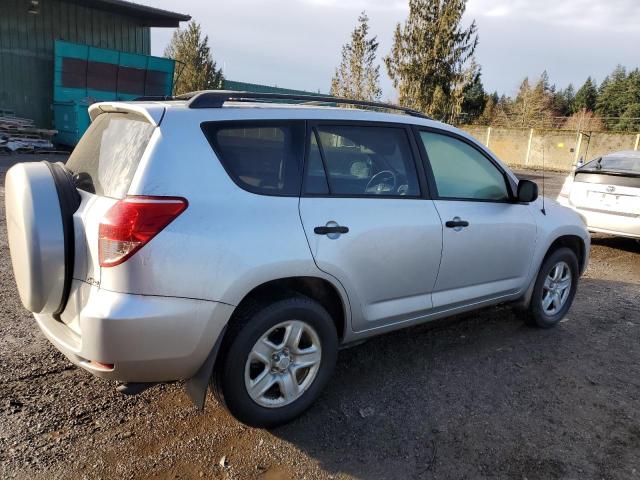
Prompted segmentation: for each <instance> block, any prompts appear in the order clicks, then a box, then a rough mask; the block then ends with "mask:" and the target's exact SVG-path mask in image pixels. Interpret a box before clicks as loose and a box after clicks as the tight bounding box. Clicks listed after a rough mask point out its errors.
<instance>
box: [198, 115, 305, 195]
mask: <svg viewBox="0 0 640 480" xmlns="http://www.w3.org/2000/svg"><path fill="white" fill-rule="evenodd" d="M202 130H203V131H204V133H205V135H206V137H207V139H208V140H209V143H210V144H211V146H212V147H213V149H214V150H215V152H216V154H217V155H218V158H219V159H220V161H221V162H222V165H223V166H224V168H225V170H226V171H227V173H228V174H229V175H230V176H231V177H232V178H233V180H234V181H235V182H236V183H237V184H238V185H239V186H240V187H242V188H244V189H245V190H248V191H251V192H254V193H260V194H263V195H289V196H297V195H298V194H299V193H300V180H301V179H300V164H301V159H302V156H303V148H304V124H303V123H298V122H284V123H283V122H277V123H276V122H269V123H256V122H251V123H246V122H243V123H218V122H209V123H203V124H202Z"/></svg>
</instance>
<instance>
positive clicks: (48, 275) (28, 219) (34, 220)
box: [5, 162, 80, 316]
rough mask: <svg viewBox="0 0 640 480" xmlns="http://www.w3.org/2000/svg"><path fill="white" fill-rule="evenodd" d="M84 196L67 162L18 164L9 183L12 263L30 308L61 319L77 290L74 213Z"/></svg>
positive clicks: (20, 291) (9, 173)
mask: <svg viewBox="0 0 640 480" xmlns="http://www.w3.org/2000/svg"><path fill="white" fill-rule="evenodd" d="M79 205H80V196H79V194H78V191H77V190H76V188H75V185H74V183H73V179H72V177H71V174H70V172H69V171H68V170H67V169H66V168H65V167H64V165H62V164H61V163H55V164H51V163H48V162H37V163H36V162H30V163H18V164H16V165H14V166H13V167H11V168H10V169H9V170H8V171H7V175H6V178H5V206H6V208H5V213H6V215H7V222H6V223H7V234H8V235H7V237H8V243H9V251H10V252H11V264H12V266H13V272H14V277H15V279H16V284H17V287H18V294H19V295H20V300H21V301H22V304H23V305H24V307H25V308H26V309H27V310H29V311H30V312H33V313H42V314H51V315H54V316H56V315H58V314H60V313H61V312H62V311H63V310H64V308H65V306H66V303H67V299H68V297H69V292H70V290H71V280H72V277H73V265H74V261H75V252H74V248H75V235H74V230H73V228H74V227H73V214H74V212H75V211H76V210H77V209H78V206H79Z"/></svg>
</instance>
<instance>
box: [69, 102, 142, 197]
mask: <svg viewBox="0 0 640 480" xmlns="http://www.w3.org/2000/svg"><path fill="white" fill-rule="evenodd" d="M153 129H154V126H153V125H152V124H151V123H149V122H148V121H147V120H146V119H144V118H143V117H141V116H138V115H135V114H132V113H103V114H101V115H98V117H97V118H96V119H95V120H94V122H93V123H92V124H91V126H90V127H89V129H88V130H87V132H86V133H85V134H84V136H83V137H82V139H81V140H80V143H78V145H77V146H76V148H75V149H74V150H73V153H72V154H71V156H70V157H69V160H68V161H67V167H68V168H69V169H70V170H71V171H72V172H73V174H74V176H75V179H76V185H77V187H78V188H80V189H82V190H86V191H88V192H91V193H95V194H97V195H104V196H107V197H113V198H123V197H124V196H125V195H126V193H127V190H128V189H129V185H130V184H131V180H132V179H133V175H134V174H135V172H136V169H137V168H138V164H139V163H140V159H141V158H142V155H143V153H144V151H145V149H146V148H147V144H148V143H149V139H150V138H151V134H152V133H153Z"/></svg>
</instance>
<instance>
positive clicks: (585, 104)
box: [571, 77, 598, 113]
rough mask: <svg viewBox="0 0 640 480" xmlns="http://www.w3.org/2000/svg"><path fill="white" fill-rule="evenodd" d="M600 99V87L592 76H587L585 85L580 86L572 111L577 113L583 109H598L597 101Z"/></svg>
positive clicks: (592, 110) (593, 110)
mask: <svg viewBox="0 0 640 480" xmlns="http://www.w3.org/2000/svg"><path fill="white" fill-rule="evenodd" d="M597 101H598V87H597V85H596V82H594V81H593V80H592V79H591V77H588V78H587V81H586V82H584V85H582V87H580V89H579V90H578V92H577V93H576V97H575V99H574V100H573V104H572V105H571V113H577V112H579V111H581V110H583V109H587V110H589V111H591V112H595V110H596V102H597Z"/></svg>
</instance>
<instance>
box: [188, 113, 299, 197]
mask: <svg viewBox="0 0 640 480" xmlns="http://www.w3.org/2000/svg"><path fill="white" fill-rule="evenodd" d="M305 123H306V122H305V121H304V120H297V119H296V120H291V119H259V120H247V119H243V120H222V121H216V120H208V121H204V122H201V123H200V130H202V133H203V134H204V137H205V139H206V140H207V142H208V143H209V145H210V146H211V149H212V150H213V153H214V154H215V155H216V157H217V158H218V161H219V162H220V165H222V168H224V170H225V172H227V175H228V176H229V178H230V179H231V180H232V181H233V183H235V184H236V185H237V186H238V187H239V188H241V189H242V190H244V191H245V192H249V193H253V194H255V195H262V196H266V197H289V198H296V197H300V194H301V192H302V179H303V168H304V161H303V158H305V157H306V154H307V151H306V150H307V147H306V144H307V139H306V126H305ZM209 125H212V126H215V128H225V127H235V128H243V125H246V127H244V128H261V127H278V126H280V127H282V126H284V127H291V129H292V131H293V132H294V131H295V129H296V127H297V128H299V129H300V131H301V132H303V134H302V135H301V136H300V137H301V138H300V139H298V141H299V142H303V144H302V145H301V146H302V148H300V145H299V146H298V148H299V149H300V152H301V153H302V157H303V158H298V181H297V187H296V190H295V192H293V193H278V192H266V191H264V190H263V189H260V188H259V187H253V186H251V185H249V184H247V183H245V182H243V181H242V180H241V179H240V178H239V177H238V175H236V174H235V172H233V171H232V170H231V168H230V167H229V166H228V165H227V162H226V161H225V160H224V156H223V155H222V153H221V151H220V147H219V145H217V142H216V141H215V139H214V138H213V135H210V134H209V133H208V131H207V129H208V126H209ZM294 133H295V132H294Z"/></svg>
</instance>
